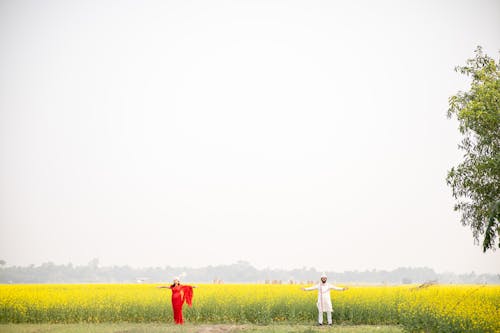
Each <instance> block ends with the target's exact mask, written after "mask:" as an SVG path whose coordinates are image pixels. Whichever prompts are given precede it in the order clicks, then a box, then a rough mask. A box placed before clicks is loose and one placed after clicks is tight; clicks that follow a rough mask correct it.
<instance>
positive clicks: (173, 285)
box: [170, 280, 181, 288]
mask: <svg viewBox="0 0 500 333" xmlns="http://www.w3.org/2000/svg"><path fill="white" fill-rule="evenodd" d="M176 281H177V283H178V284H179V286H180V285H181V281H179V280H176ZM173 287H175V281H174V283H172V284H171V285H170V288H173Z"/></svg>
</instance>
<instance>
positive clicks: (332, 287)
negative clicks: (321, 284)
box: [328, 284, 344, 290]
mask: <svg viewBox="0 0 500 333" xmlns="http://www.w3.org/2000/svg"><path fill="white" fill-rule="evenodd" d="M328 287H330V289H333V290H344V288H340V287H337V286H334V285H333V284H329V285H328Z"/></svg>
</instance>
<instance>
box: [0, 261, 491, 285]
mask: <svg viewBox="0 0 500 333" xmlns="http://www.w3.org/2000/svg"><path fill="white" fill-rule="evenodd" d="M2 263H3V265H1V267H0V283H2V284H8V283H157V282H168V281H171V280H172V279H173V277H174V276H181V279H182V280H185V281H191V282H199V283H282V284H290V283H294V284H304V283H315V282H316V281H317V280H318V277H319V276H320V275H321V273H322V272H320V271H318V270H316V269H315V268H306V267H303V268H300V269H299V268H297V269H290V270H286V269H271V268H265V269H257V268H255V267H253V266H252V265H251V264H250V263H248V262H246V261H238V262H236V263H234V264H231V265H217V266H206V267H201V268H189V267H171V266H164V267H148V268H133V267H130V266H107V267H101V266H99V261H98V260H97V259H93V260H92V261H90V262H89V263H88V264H87V265H81V266H75V265H73V264H71V263H69V264H66V265H57V264H54V263H52V262H47V263H43V264H41V265H39V266H35V265H30V266H7V265H6V263H5V261H2ZM326 274H327V275H328V276H329V280H330V282H332V283H360V284H421V283H426V282H429V281H433V282H436V283H445V284H450V283H452V284H472V283H474V284H500V274H496V275H495V274H476V273H474V272H471V273H468V274H456V273H440V274H438V273H436V272H435V271H434V270H433V269H431V268H427V267H400V268H397V269H394V270H390V271H388V270H376V269H373V270H364V271H344V272H326Z"/></svg>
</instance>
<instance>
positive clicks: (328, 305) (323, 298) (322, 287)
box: [305, 283, 344, 312]
mask: <svg viewBox="0 0 500 333" xmlns="http://www.w3.org/2000/svg"><path fill="white" fill-rule="evenodd" d="M305 289H306V290H315V289H317V290H318V303H316V304H317V306H318V311H319V312H332V311H333V308H332V300H331V298H330V290H344V289H343V288H340V287H337V286H334V285H332V284H329V283H319V284H317V285H315V286H312V287H309V288H305Z"/></svg>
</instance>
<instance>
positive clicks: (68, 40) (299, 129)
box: [0, 0, 500, 273]
mask: <svg viewBox="0 0 500 333" xmlns="http://www.w3.org/2000/svg"><path fill="white" fill-rule="evenodd" d="M477 45H482V46H483V47H484V49H485V51H486V53H488V54H489V55H490V56H493V57H495V58H497V57H498V50H500V2H498V1H493V0H492V1H475V0H470V1H368V0H367V1H162V0H158V1H118V0H117V1H66V0H61V1H14V0H12V1H5V0H3V1H0V48H1V52H0V161H1V164H0V223H1V224H0V259H4V260H6V261H7V263H8V264H10V265H28V264H40V263H42V262H46V261H53V262H55V263H67V262H73V263H74V264H85V263H87V262H88V261H90V259H92V258H94V257H97V258H99V259H100V261H101V264H103V265H112V264H129V265H132V266H136V267H145V266H157V265H158V266H164V265H173V266H180V265H183V266H193V267H199V266H205V265H217V264H230V263H233V262H235V261H237V260H247V261H249V262H250V263H252V264H253V265H255V266H256V267H275V268H297V267H303V266H307V267H311V266H312V267H315V268H317V269H319V270H335V271H343V270H355V269H357V270H364V269H373V268H375V269H393V268H397V267H399V266H427V267H431V268H433V269H435V270H436V271H438V272H443V271H454V272H458V273H461V272H470V271H472V270H474V271H475V272H476V273H482V272H491V273H500V251H496V252H495V253H489V254H483V253H482V251H481V248H480V247H479V246H475V245H474V244H473V239H472V233H471V231H470V230H469V228H466V227H462V226H461V224H460V222H459V214H458V213H456V212H454V211H453V203H454V200H453V198H452V197H451V190H450V189H449V188H448V187H447V186H446V182H445V177H446V173H447V170H448V169H450V168H451V167H452V166H453V165H456V164H457V163H459V162H460V161H461V155H462V154H461V153H460V151H459V150H458V149H457V144H458V143H459V140H460V136H459V133H458V129H457V122H456V121H455V120H449V119H447V118H446V110H447V105H448V97H449V96H451V95H453V94H455V93H456V92H457V91H458V90H463V89H467V87H468V80H467V79H466V78H465V77H464V76H461V75H460V74H458V73H455V72H454V71H453V68H454V67H455V66H456V65H462V64H464V63H465V60H466V59H467V58H470V57H472V56H473V51H474V49H475V48H476V46H477Z"/></svg>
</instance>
